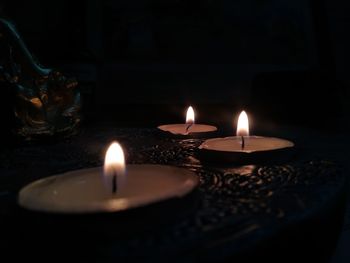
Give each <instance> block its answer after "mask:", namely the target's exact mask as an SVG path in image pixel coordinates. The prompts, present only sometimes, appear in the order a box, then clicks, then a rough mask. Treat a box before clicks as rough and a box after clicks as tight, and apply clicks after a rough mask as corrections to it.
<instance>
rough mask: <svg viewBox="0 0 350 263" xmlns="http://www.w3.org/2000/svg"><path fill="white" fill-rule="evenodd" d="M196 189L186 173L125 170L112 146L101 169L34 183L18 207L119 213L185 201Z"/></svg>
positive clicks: (21, 196) (165, 168)
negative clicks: (179, 199) (154, 204)
mask: <svg viewBox="0 0 350 263" xmlns="http://www.w3.org/2000/svg"><path fill="white" fill-rule="evenodd" d="M197 185H198V178H197V176H196V175H195V174H194V173H193V172H191V171H188V170H186V169H182V168H177V167H172V166H164V165H150V164H143V165H127V166H125V164H124V153H123V150H122V148H121V147H120V145H119V144H118V143H112V144H111V146H110V147H109V149H108V151H107V153H106V157H105V164H104V167H103V169H102V168H101V167H97V168H91V169H82V170H77V171H71V172H67V173H64V174H61V175H55V176H51V177H47V178H44V179H41V180H38V181H35V182H33V183H31V184H29V185H28V186H25V187H24V188H23V189H22V190H21V191H20V192H19V197H18V203H19V205H20V206H21V207H23V208H26V209H29V210H34V211H41V212H53V213H66V214H81V213H101V212H118V211H123V210H127V209H131V208H136V207H141V206H146V205H149V204H152V203H155V202H160V201H164V200H167V199H173V198H181V197H184V196H185V195H187V194H189V193H190V192H191V191H193V190H194V189H195V187H196V186H197Z"/></svg>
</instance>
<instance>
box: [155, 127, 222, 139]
mask: <svg viewBox="0 0 350 263" xmlns="http://www.w3.org/2000/svg"><path fill="white" fill-rule="evenodd" d="M187 127H189V125H188V124H185V123H183V124H166V125H160V126H158V127H157V128H158V130H160V131H161V133H163V134H166V135H167V136H171V137H173V138H179V139H188V138H208V137H213V136H215V134H216V133H217V128H216V127H215V126H213V125H207V124H193V125H192V126H191V127H190V128H189V129H188V130H187Z"/></svg>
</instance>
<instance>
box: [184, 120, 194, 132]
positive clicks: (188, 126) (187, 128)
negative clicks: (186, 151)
mask: <svg viewBox="0 0 350 263" xmlns="http://www.w3.org/2000/svg"><path fill="white" fill-rule="evenodd" d="M192 125H193V122H192V123H190V124H189V125H187V127H186V133H188V131H189V129H190V128H191V127H192Z"/></svg>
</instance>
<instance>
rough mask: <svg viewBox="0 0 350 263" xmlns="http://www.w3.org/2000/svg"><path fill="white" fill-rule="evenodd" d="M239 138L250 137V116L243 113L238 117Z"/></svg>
mask: <svg viewBox="0 0 350 263" xmlns="http://www.w3.org/2000/svg"><path fill="white" fill-rule="evenodd" d="M236 134H237V136H249V121H248V115H247V113H246V112H245V111H242V112H241V114H240V115H239V117H238V124H237V133H236Z"/></svg>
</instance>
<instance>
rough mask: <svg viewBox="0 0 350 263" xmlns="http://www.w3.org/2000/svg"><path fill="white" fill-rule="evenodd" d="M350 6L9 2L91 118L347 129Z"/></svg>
mask: <svg viewBox="0 0 350 263" xmlns="http://www.w3.org/2000/svg"><path fill="white" fill-rule="evenodd" d="M347 7H349V3H347V4H345V3H342V2H341V1H338V0H336V1H333V0H332V1H330V0H308V1H306V0H236V1H229V0H215V1H212V0H191V1H188V0H169V1H162V0H121V1H112V0H102V1H98V0H86V1H82V0H76V1H67V0H63V1H41V0H32V1H26V2H22V1H17V0H12V1H5V2H3V3H2V4H1V13H2V15H3V16H5V17H7V18H9V19H11V20H12V21H13V22H14V23H15V24H16V25H17V28H18V30H19V32H20V33H21V35H22V36H23V38H24V40H25V41H26V43H27V45H28V46H29V48H30V50H31V51H32V52H33V53H34V54H35V55H36V57H38V59H39V61H41V63H42V64H44V65H46V66H48V67H54V68H58V69H61V70H62V71H63V72H65V73H66V74H68V75H73V76H75V77H77V78H78V80H79V82H80V88H81V91H82V94H83V98H84V113H85V119H86V120H88V121H90V120H96V119H111V118H113V120H115V121H119V122H120V123H121V124H123V123H127V124H140V125H155V124H157V123H159V122H164V121H166V122H172V121H182V119H183V118H184V116H183V115H184V111H185V108H186V107H187V106H188V105H189V104H192V105H194V106H195V109H196V110H197V113H198V115H199V116H198V118H199V120H201V121H202V122H217V123H220V122H221V123H229V122H231V120H232V117H233V116H234V114H235V113H237V112H238V111H240V110H241V109H243V108H244V109H246V110H247V111H248V112H249V113H250V115H252V116H254V117H255V118H257V119H259V120H267V121H272V122H275V123H278V124H279V123H281V124H298V125H306V126H312V127H318V128H322V129H328V128H329V127H330V126H331V129H335V128H336V129H344V128H345V127H347V126H348V125H347V123H348V118H347V115H348V113H349V106H348V103H347V101H348V100H349V98H350V96H349V79H348V77H347V73H348V71H349V66H348V63H346V62H347V59H348V58H349V53H348V50H347V48H346V47H347V46H349V44H350V40H349V37H348V34H347V30H348V27H349V23H350V19H349V18H348V16H347V15H346V14H347V10H348V8H347Z"/></svg>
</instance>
